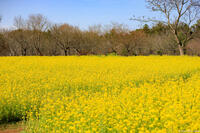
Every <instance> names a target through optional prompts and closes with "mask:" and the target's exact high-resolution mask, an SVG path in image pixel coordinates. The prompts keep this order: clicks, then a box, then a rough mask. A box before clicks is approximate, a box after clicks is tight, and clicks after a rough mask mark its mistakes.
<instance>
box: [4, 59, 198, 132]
mask: <svg viewBox="0 0 200 133" xmlns="http://www.w3.org/2000/svg"><path fill="white" fill-rule="evenodd" d="M19 120H25V121H26V131H25V132H27V133H31V132H33V133H64V132H66V133H68V132H70V133H79V132H80V133H96V132H99V133H113V132H114V133H123V132H125V133H144V132H145V133H150V132H151V133H159V132H160V133H165V132H167V133H176V132H185V131H191V132H192V131H200V58H199V57H187V56H184V57H175V56H174V57H173V56H163V57H160V56H149V57H117V56H110V57H109V56H108V57H106V56H83V57H76V56H71V57H1V58H0V124H1V123H6V122H9V121H19Z"/></svg>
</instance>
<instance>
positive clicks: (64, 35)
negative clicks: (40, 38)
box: [51, 24, 80, 55]
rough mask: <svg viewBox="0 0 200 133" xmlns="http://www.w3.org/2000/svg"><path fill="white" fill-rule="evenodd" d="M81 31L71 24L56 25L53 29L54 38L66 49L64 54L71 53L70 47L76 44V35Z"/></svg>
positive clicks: (61, 47)
mask: <svg viewBox="0 0 200 133" xmlns="http://www.w3.org/2000/svg"><path fill="white" fill-rule="evenodd" d="M77 32H80V30H79V29H78V28H77V27H73V26H71V25H69V24H63V25H54V26H53V27H52V29H51V33H52V36H53V38H54V39H55V40H56V45H57V46H59V47H60V49H62V50H63V51H64V55H69V52H70V49H71V48H72V47H73V45H75V44H74V43H75V42H74V41H77V40H75V35H77V34H76V33H77Z"/></svg>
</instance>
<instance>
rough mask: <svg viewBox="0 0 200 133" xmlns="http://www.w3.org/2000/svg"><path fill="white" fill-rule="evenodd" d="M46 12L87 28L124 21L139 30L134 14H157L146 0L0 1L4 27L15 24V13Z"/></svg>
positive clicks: (56, 20) (58, 20)
mask: <svg viewBox="0 0 200 133" xmlns="http://www.w3.org/2000/svg"><path fill="white" fill-rule="evenodd" d="M37 13H40V14H43V15H44V16H46V17H47V18H48V19H49V20H50V21H51V22H54V23H69V24H72V25H76V26H79V27H81V28H83V29H86V28H87V27H88V26H91V25H95V24H102V25H106V24H110V23H111V22H117V23H123V24H126V25H128V26H129V27H130V28H133V29H136V28H139V27H141V25H142V24H139V23H136V22H133V21H130V20H129V19H130V18H131V16H133V15H136V16H148V17H149V16H150V17H152V16H155V15H154V14H153V12H151V11H150V10H149V9H147V8H146V4H145V0H0V15H1V16H2V17H3V19H2V22H1V23H0V26H1V27H11V26H12V25H13V19H14V17H15V16H19V15H20V16H22V17H23V18H27V17H28V15H30V14H37Z"/></svg>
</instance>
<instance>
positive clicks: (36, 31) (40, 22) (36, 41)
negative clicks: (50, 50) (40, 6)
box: [27, 14, 50, 56]
mask: <svg viewBox="0 0 200 133" xmlns="http://www.w3.org/2000/svg"><path fill="white" fill-rule="evenodd" d="M27 27H28V29H29V30H31V31H32V34H31V36H30V38H31V40H32V41H31V42H32V46H33V48H34V49H35V54H36V55H40V56H42V55H43V50H42V49H43V44H42V43H43V41H44V38H43V37H44V36H43V35H44V32H46V31H47V30H48V29H49V28H50V23H49V21H48V20H47V18H46V17H45V16H43V15H41V14H35V15H30V16H29V18H28V20H27Z"/></svg>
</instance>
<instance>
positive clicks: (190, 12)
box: [133, 0, 200, 55]
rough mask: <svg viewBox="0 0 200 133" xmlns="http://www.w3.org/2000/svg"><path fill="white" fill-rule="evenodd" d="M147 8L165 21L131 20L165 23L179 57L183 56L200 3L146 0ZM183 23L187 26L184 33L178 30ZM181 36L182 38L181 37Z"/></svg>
mask: <svg viewBox="0 0 200 133" xmlns="http://www.w3.org/2000/svg"><path fill="white" fill-rule="evenodd" d="M146 2H147V4H148V8H150V9H151V10H152V11H156V12H160V13H161V14H162V15H163V16H164V18H165V19H163V20H156V19H144V18H143V19H135V18H133V20H139V21H140V20H143V21H145V22H148V21H153V22H159V21H162V22H163V23H166V24H167V25H168V26H169V28H170V30H171V32H172V34H173V35H174V38H175V40H176V43H177V45H178V48H179V52H180V55H184V54H185V51H184V49H185V47H186V45H187V44H188V42H189V41H190V40H191V39H193V33H192V30H191V27H192V24H194V22H195V21H196V20H197V19H198V18H199V16H200V8H199V7H200V1H199V0H146ZM182 23H185V24H186V25H188V28H187V29H185V30H184V31H183V30H182V29H181V28H180V27H181V24H182ZM181 36H184V38H183V37H181Z"/></svg>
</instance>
